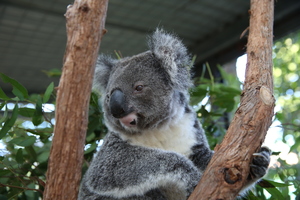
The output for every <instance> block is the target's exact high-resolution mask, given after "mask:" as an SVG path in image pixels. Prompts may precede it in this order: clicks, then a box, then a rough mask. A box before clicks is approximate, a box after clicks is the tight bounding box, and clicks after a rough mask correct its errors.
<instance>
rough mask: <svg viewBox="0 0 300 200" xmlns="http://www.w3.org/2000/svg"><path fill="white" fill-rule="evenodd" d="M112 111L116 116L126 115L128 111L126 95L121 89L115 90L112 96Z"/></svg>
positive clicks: (110, 104) (110, 102)
mask: <svg viewBox="0 0 300 200" xmlns="http://www.w3.org/2000/svg"><path fill="white" fill-rule="evenodd" d="M109 106H110V112H111V114H112V115H113V116H114V117H115V118H122V117H125V116H126V115H127V114H128V113H127V109H126V103H125V95H124V93H123V92H122V91H121V90H115V91H113V93H112V94H111V96H110V101H109Z"/></svg>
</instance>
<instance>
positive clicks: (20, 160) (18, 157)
mask: <svg viewBox="0 0 300 200" xmlns="http://www.w3.org/2000/svg"><path fill="white" fill-rule="evenodd" d="M16 161H17V163H19V164H21V163H23V162H24V158H23V149H21V148H20V149H18V151H17V154H16Z"/></svg>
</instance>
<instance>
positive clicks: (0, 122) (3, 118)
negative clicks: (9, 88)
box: [0, 103, 8, 124]
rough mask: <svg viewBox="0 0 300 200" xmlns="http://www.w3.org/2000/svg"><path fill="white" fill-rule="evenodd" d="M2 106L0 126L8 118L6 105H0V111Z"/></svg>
mask: <svg viewBox="0 0 300 200" xmlns="http://www.w3.org/2000/svg"><path fill="white" fill-rule="evenodd" d="M2 105H3V106H4V105H5V110H4V113H3V116H2V117H1V119H0V124H2V123H3V122H4V121H5V120H6V119H7V116H8V108H7V105H6V103H2V104H1V109H2V108H3V107H2Z"/></svg>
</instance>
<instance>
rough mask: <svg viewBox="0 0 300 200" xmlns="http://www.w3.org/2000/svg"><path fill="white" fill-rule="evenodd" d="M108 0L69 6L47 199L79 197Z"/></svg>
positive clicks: (79, 1) (82, 0)
mask: <svg viewBox="0 0 300 200" xmlns="http://www.w3.org/2000/svg"><path fill="white" fill-rule="evenodd" d="M107 4H108V0H75V2H74V5H70V6H68V8H67V12H66V14H65V16H66V20H67V35H68V40H67V46H66V52H65V57H64V66H63V72H62V76H61V79H60V83H59V86H58V92H57V101H56V115H55V121H56V122H55V129H54V137H53V141H52V147H51V152H50V158H49V164H48V171H47V182H46V188H45V192H44V199H45V200H54V199H55V200H66V199H71V200H75V199H77V193H78V190H79V183H80V179H81V170H82V160H83V149H84V144H85V134H86V130H87V123H88V106H89V100H90V92H91V86H92V80H93V74H94V69H95V63H96V59H97V55H98V50H99V46H100V41H101V38H102V36H103V34H104V33H105V31H104V30H105V29H104V24H105V19H106V11H107Z"/></svg>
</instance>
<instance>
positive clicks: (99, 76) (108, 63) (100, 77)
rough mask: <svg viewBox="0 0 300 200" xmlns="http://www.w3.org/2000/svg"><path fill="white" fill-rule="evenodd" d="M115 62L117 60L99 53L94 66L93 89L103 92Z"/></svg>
mask: <svg viewBox="0 0 300 200" xmlns="http://www.w3.org/2000/svg"><path fill="white" fill-rule="evenodd" d="M116 62H117V60H114V59H112V58H111V57H109V56H106V55H100V56H99V57H98V60H97V63H96V67H95V74H94V80H93V89H95V90H98V91H100V92H101V93H104V91H105V89H106V86H107V83H108V80H109V77H110V73H111V71H112V68H113V66H114V65H115V63H116Z"/></svg>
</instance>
